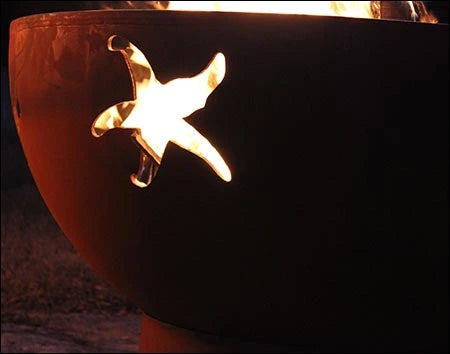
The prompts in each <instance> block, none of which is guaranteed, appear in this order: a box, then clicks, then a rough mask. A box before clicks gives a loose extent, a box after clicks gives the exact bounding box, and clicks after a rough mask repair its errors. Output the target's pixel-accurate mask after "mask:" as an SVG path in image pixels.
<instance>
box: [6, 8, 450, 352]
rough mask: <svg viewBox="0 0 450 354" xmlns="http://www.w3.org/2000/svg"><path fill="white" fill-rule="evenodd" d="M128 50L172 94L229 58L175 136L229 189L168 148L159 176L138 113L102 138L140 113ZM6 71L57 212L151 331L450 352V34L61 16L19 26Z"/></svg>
mask: <svg viewBox="0 0 450 354" xmlns="http://www.w3.org/2000/svg"><path fill="white" fill-rule="evenodd" d="M112 36H118V37H117V38H120V39H121V40H122V42H120V43H116V45H115V44H114V43H113V42H112V41H113V39H114V37H112ZM108 43H109V45H108ZM131 44H132V45H133V48H137V49H138V50H139V52H141V53H142V54H143V56H145V58H146V59H147V61H148V63H149V64H150V65H151V68H152V70H153V75H151V76H149V77H151V78H153V77H156V78H157V80H158V81H159V82H160V83H161V85H165V84H167V85H168V83H169V82H170V81H171V80H175V79H178V78H189V77H194V76H195V75H197V74H199V73H201V72H202V70H204V69H205V68H207V67H208V65H209V64H210V63H213V62H212V59H213V58H215V55H216V54H217V53H222V54H223V56H224V58H225V62H224V63H223V64H224V68H226V70H225V73H224V75H223V78H222V80H218V82H216V84H217V85H215V86H214V88H213V90H211V92H210V93H209V95H208V96H207V97H205V98H204V99H205V100H204V102H203V103H204V108H202V109H198V110H196V111H193V113H192V114H191V115H189V116H187V117H181V116H180V117H178V116H177V117H178V118H180V119H182V121H184V122H185V124H186V125H189V126H191V127H192V129H194V130H195V131H196V132H197V133H198V134H199V135H200V136H202V137H203V138H205V139H206V140H207V141H208V142H209V143H210V145H211V146H213V147H214V149H216V151H217V153H218V154H219V155H220V157H221V158H222V160H223V162H224V163H225V164H226V166H227V168H228V169H229V171H230V176H229V177H230V178H226V177H227V176H226V174H225V178H224V176H221V174H220V173H218V172H217V171H216V169H214V168H211V167H212V165H211V164H210V163H209V161H208V159H205V158H204V156H203V155H201V153H199V154H196V153H192V152H193V150H195V149H194V148H186V147H183V146H181V147H180V144H177V143H176V142H175V143H174V141H173V140H170V142H168V143H167V146H166V148H165V150H163V154H161V155H162V156H160V160H159V161H158V159H157V156H159V155H158V154H155V155H154V154H152V153H150V152H149V151H150V150H148V149H146V148H145V146H146V144H147V145H148V144H149V141H146V140H145V139H143V138H142V136H139V134H136V127H135V126H132V125H130V126H128V127H127V126H124V125H123V124H119V123H117V119H119V118H120V119H123V120H125V118H126V117H128V115H129V114H130V112H125V110H126V109H127V107H128V108H129V106H121V109H122V108H123V111H120V112H119V111H118V113H117V114H111V116H110V117H111V120H110V121H107V122H106V123H105V126H106V127H108V128H110V129H105V132H102V134H98V135H101V137H95V136H94V135H95V134H94V135H93V131H94V132H95V129H94V128H93V127H95V124H94V122H95V119H96V118H97V117H99V116H100V115H101V114H102V112H106V111H108V109H110V108H111V107H116V106H117V105H118V104H119V103H121V102H134V101H135V100H136V82H137V81H136V80H137V79H136V71H133V69H132V68H130V62H133V60H134V61H136V62H138V63H141V64H142V62H140V61H139V60H137V59H136V58H135V59H130V58H131V55H130V56H129V57H128V59H127V57H126V55H127V54H126V52H127V50H128V48H131ZM120 52H122V53H120ZM9 62H10V67H9V70H10V78H11V98H12V106H13V110H14V116H15V121H16V125H17V128H18V132H19V135H20V139H21V142H22V144H23V148H24V151H25V154H26V157H27V160H28V163H29V166H30V169H31V171H32V173H33V176H34V178H35V181H36V184H37V186H38V187H39V190H40V192H41V194H42V196H43V197H44V199H45V201H46V203H47V205H48V207H49V209H50V211H51V212H52V214H53V216H54V217H55V219H56V221H57V222H58V224H59V225H60V227H61V229H62V230H63V232H64V233H65V235H66V236H67V237H68V238H69V239H70V241H71V242H72V243H73V245H74V246H75V248H76V249H77V250H78V251H79V253H80V254H81V255H82V256H83V257H84V258H85V259H86V261H87V262H88V263H89V264H90V265H91V266H92V267H93V268H94V269H95V270H96V271H97V273H98V274H99V275H100V276H102V277H103V278H105V279H106V280H108V281H109V282H110V283H111V284H113V285H114V286H115V287H116V288H117V289H119V290H120V292H121V293H122V294H123V295H124V296H126V297H127V298H128V299H130V300H131V301H133V302H134V303H136V304H137V305H138V306H139V307H140V308H141V309H142V310H143V311H144V312H145V314H146V315H148V316H151V317H152V318H155V319H158V320H161V321H163V322H166V323H170V324H172V325H175V326H179V327H183V328H187V329H191V330H195V331H200V332H204V333H209V334H214V335H218V336H221V337H227V338H228V337H229V338H237V339H240V340H252V341H262V342H268V343H272V344H283V345H292V346H301V347H304V348H312V347H315V348H317V347H333V348H336V347H338V348H349V347H355V348H364V346H366V345H367V343H374V341H376V344H374V346H373V347H376V346H377V345H379V346H381V347H383V348H391V349H395V347H396V346H398V347H400V348H401V349H402V350H407V349H417V348H420V349H424V350H426V349H427V348H428V349H430V348H436V346H438V347H439V348H443V347H446V346H447V345H448V344H447V339H448V334H447V331H446V328H447V329H448V311H447V310H448V284H447V276H448V272H447V265H448V162H449V161H448V101H447V100H448V26H447V25H439V24H437V25H436V24H433V25H432V24H420V23H412V22H401V21H386V20H367V19H354V18H353V19H350V18H338V17H327V16H305V15H275V14H250V13H201V12H189V13H187V12H181V11H180V12H178V11H173V12H170V11H144V10H142V11H141V10H140V11H119V10H115V11H80V12H66V13H51V14H42V15H35V16H29V17H25V18H21V19H18V20H16V21H14V22H13V23H12V25H11V41H10V51H9ZM144 67H145V65H144ZM133 73H134V76H133ZM149 80H150V79H149ZM219 81H220V82H219ZM189 93H190V91H189V92H186V95H188V94H189ZM183 95H184V94H183ZM183 95H181V96H174V97H173V98H171V97H169V98H167V102H168V105H166V106H167V107H171V106H173V107H175V108H176V107H178V106H180V105H181V103H180V101H179V100H180V97H184V96H183ZM155 97H157V96H153V95H150V96H149V97H148V100H147V101H146V102H147V103H148V104H149V105H150V106H152V102H151V100H152V99H153V98H154V99H155V100H156V101H155V102H157V103H160V102H161V101H160V100H161V98H160V97H159V96H158V97H157V98H155ZM201 107H202V105H199V106H196V107H195V109H197V108H201ZM193 109H194V108H193ZM125 121H126V120H125ZM108 122H109V123H108ZM116 123H117V124H116ZM120 123H122V122H120ZM108 124H110V125H108ZM183 124H184V123H183ZM112 128H118V129H112ZM106 130H107V131H106ZM133 137H134V138H133ZM150 140H151V139H150ZM194 140H195V139H194ZM202 158H203V159H202ZM152 159H153V160H152ZM205 161H206V162H207V163H205ZM138 166H140V168H141V169H138V170H137V167H138ZM152 166H153V167H152ZM150 167H152V168H154V167H157V168H159V169H158V173H157V174H155V173H154V171H153V170H152V171H153V172H152V171H150ZM139 171H140V172H142V173H141V175H140V177H143V178H144V179H145V178H147V179H146V182H145V183H144V185H142V186H140V187H139V186H137V185H136V184H137V183H132V181H130V175H131V174H133V173H134V176H135V177H136V175H139ZM149 176H151V178H149ZM148 182H151V183H148ZM349 343H351V344H349ZM373 347H371V348H373ZM405 348H406V349H405Z"/></svg>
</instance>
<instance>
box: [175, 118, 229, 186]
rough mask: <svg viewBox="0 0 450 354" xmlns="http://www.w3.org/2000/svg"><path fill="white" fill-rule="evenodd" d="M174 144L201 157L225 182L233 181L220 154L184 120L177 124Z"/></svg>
mask: <svg viewBox="0 0 450 354" xmlns="http://www.w3.org/2000/svg"><path fill="white" fill-rule="evenodd" d="M170 141H172V142H173V143H175V144H177V145H178V146H180V147H182V148H183V149H186V150H188V151H190V152H192V153H193V154H195V155H197V156H199V157H201V158H202V159H203V160H205V162H206V163H207V164H208V165H209V166H210V167H211V168H212V169H213V170H214V172H216V173H217V174H218V175H219V177H220V178H222V179H223V180H224V181H226V182H229V181H231V172H230V169H229V168H228V166H227V164H226V163H225V161H224V160H223V158H222V156H220V154H219V152H218V151H217V150H216V149H215V148H214V146H212V145H211V143H210V142H209V141H208V140H207V139H206V138H205V137H204V136H203V135H201V134H200V133H199V132H198V131H197V130H195V128H194V127H192V126H191V125H189V124H188V123H186V122H185V121H184V120H180V121H178V122H177V127H176V129H174V130H173V132H171V139H170Z"/></svg>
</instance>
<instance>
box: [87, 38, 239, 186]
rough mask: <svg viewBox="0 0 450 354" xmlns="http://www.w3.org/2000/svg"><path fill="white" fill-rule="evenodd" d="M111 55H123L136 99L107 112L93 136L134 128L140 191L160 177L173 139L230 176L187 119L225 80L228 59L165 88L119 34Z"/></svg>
mask: <svg viewBox="0 0 450 354" xmlns="http://www.w3.org/2000/svg"><path fill="white" fill-rule="evenodd" d="M108 49H109V50H110V51H120V52H121V53H122V54H123V56H124V58H125V62H126V64H127V66H128V69H129V72H130V75H131V81H132V83H133V93H134V97H135V99H134V100H132V101H125V102H120V103H118V104H116V105H114V106H111V107H110V108H108V109H107V110H105V111H104V112H102V113H101V114H100V115H99V116H98V117H97V118H96V119H95V121H94V123H93V124H92V129H91V130H92V134H93V135H94V136H95V137H100V136H102V135H103V134H104V133H105V132H107V131H108V130H110V129H114V128H131V129H134V130H135V132H134V133H133V135H132V137H133V138H134V140H135V142H136V143H137V144H138V146H139V147H140V149H141V156H140V164H139V170H138V172H137V173H136V174H133V175H131V180H132V182H133V183H134V184H135V185H137V186H138V187H146V186H148V185H149V184H150V183H151V181H152V180H153V178H154V177H155V175H156V172H157V170H158V168H159V165H160V163H161V159H162V157H163V154H164V150H165V148H166V146H167V144H168V143H169V141H171V142H173V143H175V144H177V145H178V146H180V147H182V148H184V149H186V150H188V151H190V152H192V153H193V154H195V155H197V156H199V157H201V158H202V159H203V160H205V161H206V162H207V163H208V164H209V165H210V166H211V168H212V169H213V170H214V171H215V172H216V173H217V175H219V176H220V177H221V178H222V179H223V180H225V181H227V182H229V181H230V180H231V172H230V169H229V168H228V166H227V164H226V163H225V161H224V160H223V158H222V156H221V155H220V154H219V152H218V151H217V150H216V149H215V148H214V146H213V145H212V144H211V143H210V142H209V141H208V140H207V139H206V138H205V137H204V136H202V135H201V134H200V133H199V132H198V131H197V130H195V128H194V127H192V126H191V125H190V124H188V123H187V122H186V121H184V120H183V118H186V117H188V116H190V115H191V114H192V113H193V112H195V111H197V110H199V109H201V108H203V107H204V106H205V104H206V100H207V98H208V96H209V95H210V94H211V92H212V91H214V89H215V88H216V87H217V86H218V85H219V84H220V83H221V82H222V80H223V78H224V76H225V57H224V55H223V54H222V53H217V54H216V55H215V56H214V57H213V59H212V60H211V62H210V63H209V64H208V66H207V67H206V68H205V69H204V70H203V71H202V72H200V73H199V74H198V75H196V76H194V77H191V78H179V79H175V80H172V81H169V82H168V83H166V84H164V85H163V84H161V83H160V82H159V81H158V79H157V78H156V76H155V74H154V72H153V70H152V68H151V66H150V64H149V62H148V60H147V59H146V57H145V56H144V54H143V53H142V52H141V51H140V50H139V49H138V48H137V47H136V46H135V45H133V44H132V43H131V42H129V41H128V40H126V39H125V38H123V37H119V36H116V35H113V36H111V37H110V38H109V39H108Z"/></svg>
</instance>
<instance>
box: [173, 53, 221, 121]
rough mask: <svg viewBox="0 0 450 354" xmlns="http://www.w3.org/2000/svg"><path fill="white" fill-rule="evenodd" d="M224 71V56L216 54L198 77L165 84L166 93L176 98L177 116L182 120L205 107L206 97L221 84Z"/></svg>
mask: <svg viewBox="0 0 450 354" xmlns="http://www.w3.org/2000/svg"><path fill="white" fill-rule="evenodd" d="M225 70H226V69H225V56H224V55H223V54H222V53H217V54H216V55H215V56H214V57H213V59H212V60H211V61H210V63H209V64H208V66H207V67H206V68H205V69H204V70H203V71H202V72H201V73H199V74H198V75H196V76H194V77H190V78H182V79H175V80H172V81H169V82H168V83H167V84H165V85H164V89H165V90H166V92H167V93H168V94H169V95H170V96H171V97H176V102H174V105H175V106H176V111H177V114H178V115H179V116H181V117H183V118H184V117H188V116H190V115H191V114H192V113H194V112H195V111H197V110H199V109H201V108H203V107H205V104H206V100H207V99H208V96H209V95H210V94H211V92H213V91H214V89H215V88H216V87H217V86H219V85H220V83H221V82H222V80H223V78H224V76H225Z"/></svg>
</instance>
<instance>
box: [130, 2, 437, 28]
mask: <svg viewBox="0 0 450 354" xmlns="http://www.w3.org/2000/svg"><path fill="white" fill-rule="evenodd" d="M388 2H389V3H392V4H391V5H392V6H396V7H397V8H399V9H401V12H403V13H404V19H408V18H410V19H411V20H413V21H420V22H428V23H437V22H438V21H437V19H436V18H435V17H434V16H433V15H432V14H430V13H429V12H428V11H427V9H426V6H425V4H424V3H423V1H385V3H388ZM126 3H127V4H128V6H130V7H134V8H136V6H137V5H136V3H141V5H140V6H139V7H140V8H142V7H143V6H144V4H142V3H147V6H151V7H152V8H155V9H160V10H162V9H164V10H179V11H226V12H254V13H277V14H303V15H320V16H343V17H357V18H374V19H380V18H383V16H382V11H381V9H382V4H381V3H382V1H169V2H168V5H167V4H166V5H164V4H163V3H164V2H161V1H143V2H142V1H138V2H136V1H127V2H126Z"/></svg>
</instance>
